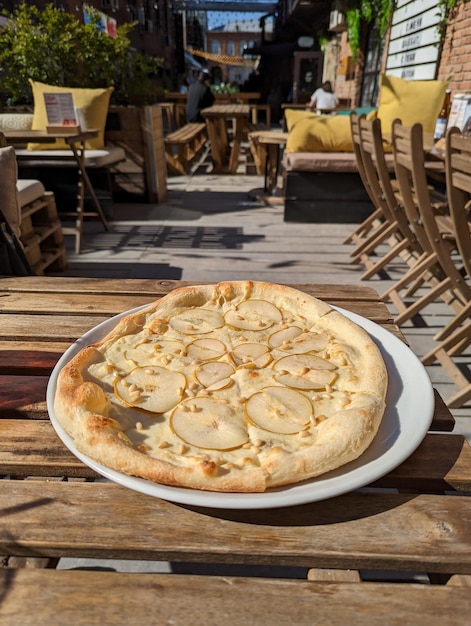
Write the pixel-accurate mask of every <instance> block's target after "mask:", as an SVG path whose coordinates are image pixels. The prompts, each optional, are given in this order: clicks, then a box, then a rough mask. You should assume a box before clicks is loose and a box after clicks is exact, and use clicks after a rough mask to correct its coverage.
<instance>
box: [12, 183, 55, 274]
mask: <svg viewBox="0 0 471 626" xmlns="http://www.w3.org/2000/svg"><path fill="white" fill-rule="evenodd" d="M17 186H18V188H19V193H18V199H19V204H20V209H21V223H20V229H21V235H20V241H21V243H22V244H23V246H24V250H25V253H26V257H27V259H28V261H29V263H30V265H31V267H32V269H33V270H34V271H35V272H36V274H38V275H43V274H45V273H47V272H50V271H63V270H65V269H66V268H67V254H66V250H65V245H64V233H63V230H62V224H61V221H60V219H59V216H58V214H57V207H56V201H55V197H54V194H53V193H52V192H50V191H49V192H48V191H45V190H44V187H43V185H42V183H40V182H39V181H35V180H32V181H31V180H19V181H18V183H17Z"/></svg>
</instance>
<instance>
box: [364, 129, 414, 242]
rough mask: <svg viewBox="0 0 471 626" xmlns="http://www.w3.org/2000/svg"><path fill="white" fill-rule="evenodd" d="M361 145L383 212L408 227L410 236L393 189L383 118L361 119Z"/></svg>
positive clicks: (388, 218) (387, 216)
mask: <svg viewBox="0 0 471 626" xmlns="http://www.w3.org/2000/svg"><path fill="white" fill-rule="evenodd" d="M359 126H360V146H361V150H362V153H363V160H364V165H365V171H366V175H367V178H368V181H369V184H370V185H371V187H372V188H373V189H374V190H375V194H376V196H377V198H378V202H379V203H380V205H381V207H382V210H383V214H384V216H385V218H386V219H387V220H388V221H389V222H394V223H397V224H398V226H402V227H405V228H406V233H405V235H406V236H407V237H409V236H410V231H408V230H407V220H406V219H405V217H404V216H403V212H402V207H401V206H400V204H399V203H398V199H397V197H396V192H395V191H394V189H393V185H392V177H391V172H390V168H389V167H388V164H387V162H386V153H385V150H384V141H383V135H382V131H381V120H379V119H377V118H376V119H373V120H368V119H366V117H365V118H364V119H361V120H360V124H359Z"/></svg>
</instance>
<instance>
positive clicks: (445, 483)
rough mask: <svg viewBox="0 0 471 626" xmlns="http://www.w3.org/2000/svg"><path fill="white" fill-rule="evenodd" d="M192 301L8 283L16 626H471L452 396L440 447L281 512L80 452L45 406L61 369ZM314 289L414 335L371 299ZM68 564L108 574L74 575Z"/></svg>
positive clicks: (9, 621)
mask: <svg viewBox="0 0 471 626" xmlns="http://www.w3.org/2000/svg"><path fill="white" fill-rule="evenodd" d="M182 284H183V283H181V282H179V281H171V280H165V281H162V280H149V279H145V280H126V281H123V280H119V279H107V280H106V279H86V278H85V279H84V278H75V279H74V278H57V277H25V278H20V279H18V278H5V279H2V281H0V321H1V328H2V329H3V332H2V338H1V341H0V354H1V356H2V358H0V383H1V384H0V428H1V432H2V439H1V445H0V476H1V479H0V484H1V489H0V510H1V512H2V514H1V515H0V555H2V558H1V562H2V568H1V569H0V594H1V598H2V602H1V603H0V622H1V623H2V625H5V626H13V625H17V624H74V625H79V624H80V625H81V624H83V625H84V626H85V625H89V624H92V623H93V624H98V623H99V624H116V623H122V624H131V623H132V624H134V623H135V624H143V623H146V624H163V623H174V624H189V623H191V624H207V625H212V624H220V623H226V624H228V625H229V624H236V623H237V624H257V625H260V626H269V625H271V624H273V623H279V624H297V625H299V626H305V625H306V626H307V625H309V626H311V625H312V624H313V623H326V624H327V623H329V624H345V623H346V620H347V622H348V623H349V624H353V625H354V626H357V625H358V626H359V625H360V624H367V623H384V624H388V625H391V626H392V625H399V624H421V623H427V624H429V625H430V626H435V625H437V626H438V625H440V626H444V625H447V626H448V625H450V626H451V625H453V626H456V625H461V624H463V625H464V624H467V623H469V615H470V610H471V594H470V587H469V585H470V580H471V545H470V542H469V529H470V525H471V498H470V493H471V448H470V446H469V444H468V443H467V441H466V440H465V439H464V437H462V436H461V435H455V434H453V433H452V432H451V430H452V429H453V418H452V417H451V415H450V413H449V411H448V410H447V408H446V407H445V405H444V404H443V402H442V401H441V399H440V397H439V396H438V395H436V397H435V400H436V402H435V409H434V415H433V422H432V424H431V428H430V431H431V432H428V433H427V434H426V435H425V438H424V440H423V442H422V443H421V444H420V446H419V447H418V448H417V450H416V451H415V452H413V453H412V454H411V456H410V457H409V458H408V459H406V460H404V462H403V463H401V464H400V465H399V466H398V467H396V468H395V469H393V470H391V471H388V472H387V473H386V474H385V476H383V477H381V478H380V479H378V480H377V481H375V483H374V484H373V485H370V488H367V489H359V490H355V491H351V492H350V493H345V494H343V495H338V496H336V497H333V498H330V499H326V500H324V501H322V502H312V503H305V504H303V505H299V506H286V507H281V508H278V509H260V510H257V509H256V508H253V509H233V508H231V509H214V508H210V507H202V506H189V505H182V504H178V503H173V502H171V501H167V500H164V499H160V498H157V497H154V496H151V495H146V494H143V493H139V492H137V491H133V490H131V489H128V488H126V487H124V486H122V485H119V484H116V483H113V482H110V481H108V480H103V479H101V478H100V477H99V476H98V475H97V474H96V473H95V471H94V470H93V469H91V468H90V467H89V466H87V465H84V464H83V463H82V462H81V461H80V460H79V459H78V458H77V457H75V456H74V455H73V454H72V453H71V452H70V451H69V450H68V449H67V448H66V447H65V446H64V444H63V443H62V441H61V440H60V439H59V437H58V436H57V435H56V433H55V431H54V429H53V427H52V424H51V422H50V420H49V417H48V411H47V406H46V402H45V397H46V387H47V384H48V380H49V377H50V374H51V371H52V369H53V368H54V366H55V364H56V363H57V361H58V359H59V358H60V356H61V355H62V354H63V352H64V351H65V350H66V349H67V348H68V347H69V346H70V344H71V342H73V341H75V340H76V339H77V338H78V337H80V336H82V335H83V334H84V333H85V332H87V331H88V330H90V329H91V328H93V327H94V326H96V325H97V324H98V323H100V322H103V321H104V320H107V319H109V318H110V317H112V316H114V315H116V314H118V313H121V312H122V311H124V310H129V309H132V308H134V307H137V306H141V305H145V304H147V303H149V302H152V301H153V300H155V299H156V298H160V297H162V296H164V295H165V294H166V293H168V292H169V291H171V290H172V289H175V288H178V287H179V286H181V285H182ZM303 289H304V290H305V291H306V292H307V293H311V294H312V295H316V296H318V297H320V298H322V299H324V300H326V301H329V302H331V303H332V304H334V305H337V306H340V307H343V308H345V309H349V310H351V311H353V312H356V313H358V314H360V315H363V316H366V317H368V318H369V319H371V320H374V321H375V322H376V323H377V324H380V325H381V326H382V327H383V328H385V329H388V330H390V331H391V332H392V333H394V334H395V335H396V336H398V337H400V336H401V333H400V331H399V329H398V328H397V327H396V326H395V325H394V324H393V323H392V322H391V319H390V314H389V311H388V310H387V308H386V306H385V305H384V303H382V302H381V301H380V299H379V297H378V294H376V292H375V291H374V290H373V289H371V288H370V287H369V286H349V285H329V284H317V285H303ZM7 357H8V358H7ZM411 419H413V417H412V418H411ZM242 539H243V540H242ZM62 557H69V558H72V559H73V558H97V559H102V561H100V565H101V567H98V568H97V567H95V570H93V569H91V568H90V567H87V565H84V566H81V567H80V568H79V569H61V568H60V567H56V565H57V561H58V559H61V558H62ZM113 559H122V560H123V559H124V560H127V561H132V560H136V559H139V560H144V561H149V562H155V561H166V562H168V563H170V564H171V567H172V570H173V573H171V574H168V573H137V572H131V573H123V572H116V571H112V570H113V569H114V568H115V567H116V566H115V563H116V561H113ZM205 564H206V566H207V570H206V574H202V573H201V569H200V570H198V566H200V567H201V568H203V567H204V566H205ZM241 566H243V567H244V569H243V572H242V575H240V574H241V572H240V567H241ZM69 567H70V566H69ZM72 567H73V566H72ZM231 568H232V569H231ZM236 568H239V570H238V572H239V575H235V574H234V571H237V570H236ZM182 570H183V571H182ZM198 571H199V572H200V573H199V574H197V573H196V572H198ZM152 572H155V570H152ZM208 572H212V573H213V575H208ZM293 572H294V573H293ZM257 573H258V575H257ZM416 573H421V576H420V577H417V576H416ZM251 574H252V575H251ZM374 574H376V576H374Z"/></svg>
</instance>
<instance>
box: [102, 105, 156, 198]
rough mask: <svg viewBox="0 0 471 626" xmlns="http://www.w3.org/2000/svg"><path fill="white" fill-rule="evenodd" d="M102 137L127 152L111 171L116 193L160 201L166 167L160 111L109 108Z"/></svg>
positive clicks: (137, 108)
mask: <svg viewBox="0 0 471 626" xmlns="http://www.w3.org/2000/svg"><path fill="white" fill-rule="evenodd" d="M105 138H106V141H107V142H110V143H113V144H115V145H118V146H121V147H122V148H123V149H124V150H125V152H126V160H125V161H123V162H121V163H119V164H117V165H116V166H114V167H113V168H112V169H111V175H112V178H113V183H114V190H115V191H116V193H117V194H119V193H120V191H122V192H124V193H129V194H131V195H143V196H144V198H145V200H146V201H147V202H162V200H163V199H164V198H165V196H166V194H167V166H166V161H165V147H164V129H163V121H162V111H161V108H160V107H159V106H158V105H152V106H144V107H135V106H128V107H120V106H112V107H110V110H109V112H108V118H107V123H106V131H105Z"/></svg>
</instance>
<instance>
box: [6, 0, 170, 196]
mask: <svg viewBox="0 0 471 626" xmlns="http://www.w3.org/2000/svg"><path fill="white" fill-rule="evenodd" d="M4 15H5V16H6V17H7V21H6V23H5V24H3V25H2V26H0V85H1V86H2V93H0V108H3V109H5V108H8V107H12V106H14V107H18V106H22V107H32V105H33V94H32V90H31V85H30V83H29V79H32V80H33V81H38V82H41V83H46V84H48V85H55V86H59V87H69V88H98V87H100V88H103V87H113V93H112V96H111V107H110V112H109V115H108V117H109V121H110V137H108V138H109V139H111V140H112V141H114V142H118V143H120V145H122V146H123V147H124V148H125V149H127V153H128V154H129V159H128V160H130V162H131V169H132V170H133V174H134V175H135V176H137V175H139V174H140V175H142V176H143V177H144V193H145V194H146V195H147V198H148V200H150V201H156V200H159V199H161V198H162V197H163V196H164V194H165V191H166V183H165V181H164V180H163V178H162V176H163V174H164V173H165V156H164V148H163V139H162V140H161V142H160V143H162V146H160V144H158V145H156V141H155V138H154V137H153V136H152V135H153V134H157V135H162V133H160V128H157V133H154V131H155V126H156V125H157V126H159V115H160V110H155V108H154V106H152V105H154V104H155V103H157V102H159V101H160V100H162V97H163V95H164V89H163V85H162V79H161V75H162V70H163V65H164V64H163V60H162V59H160V58H152V57H146V56H144V55H142V54H140V53H137V52H135V51H133V50H132V49H131V42H130V39H129V33H130V32H131V30H132V29H133V28H134V27H135V26H136V23H128V24H123V25H120V26H118V27H117V28H116V32H115V35H114V36H113V37H111V36H109V35H108V34H107V33H106V32H105V31H104V29H103V28H102V25H101V16H100V14H99V13H98V12H97V11H96V10H94V9H89V10H88V12H87V20H86V23H82V22H80V21H79V20H78V19H77V18H76V17H75V16H74V15H72V14H70V13H66V12H64V11H61V10H59V9H56V8H54V6H53V5H52V4H49V5H47V6H46V8H45V9H43V10H40V9H38V8H37V7H36V6H31V5H27V4H25V3H21V4H19V5H18V6H17V8H16V9H15V10H14V11H13V12H12V13H4ZM160 125H161V120H160ZM107 128H108V123H107ZM131 133H132V134H131ZM107 135H108V133H107ZM129 141H131V145H129ZM155 150H157V151H158V154H156V153H155ZM162 158H163V162H164V166H163V168H162V166H161V165H160V162H161V160H162ZM136 163H138V164H139V165H140V172H139V171H137V172H136ZM129 166H130V163H128V162H125V163H124V164H123V165H122V166H120V167H121V169H123V168H124V170H125V169H126V168H128V169H130V168H129ZM159 179H160V180H159ZM140 187H141V188H142V185H140Z"/></svg>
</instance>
